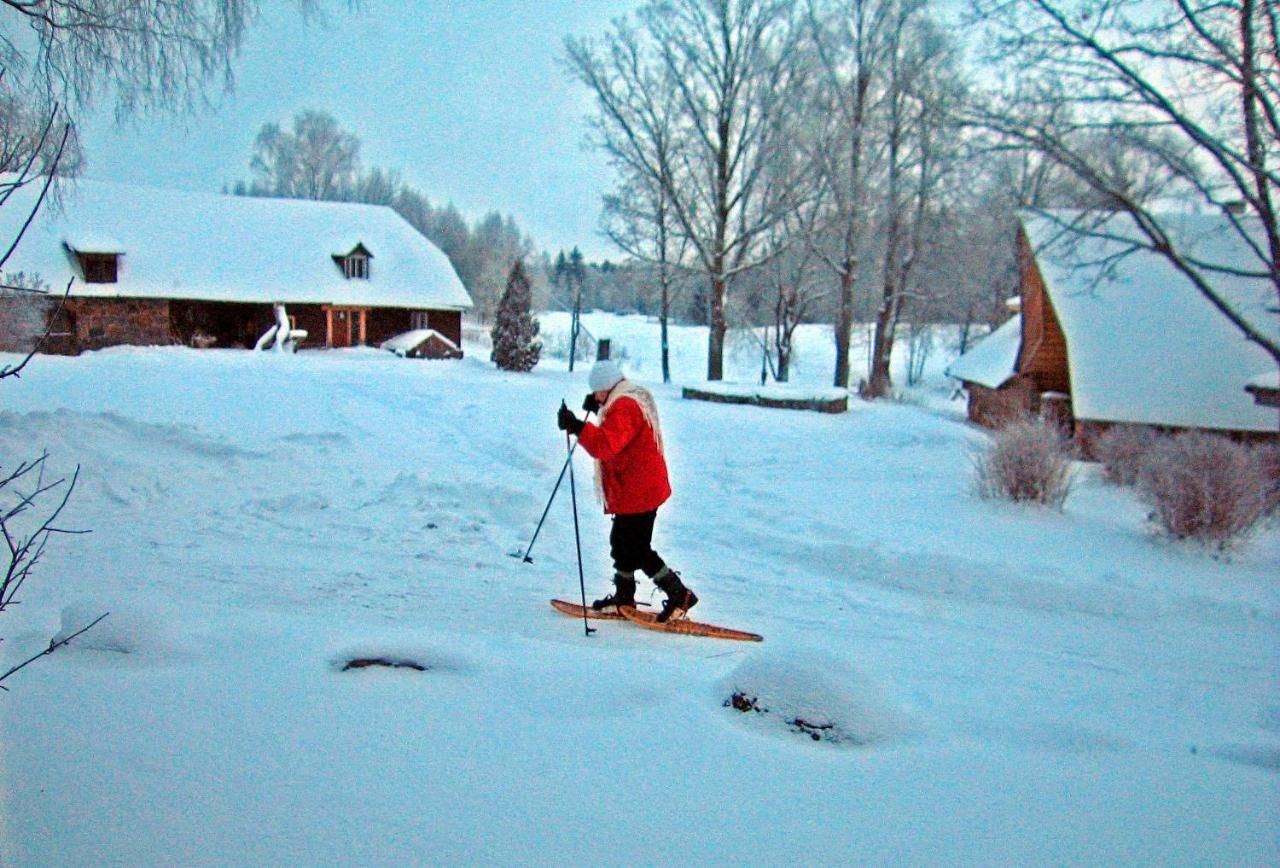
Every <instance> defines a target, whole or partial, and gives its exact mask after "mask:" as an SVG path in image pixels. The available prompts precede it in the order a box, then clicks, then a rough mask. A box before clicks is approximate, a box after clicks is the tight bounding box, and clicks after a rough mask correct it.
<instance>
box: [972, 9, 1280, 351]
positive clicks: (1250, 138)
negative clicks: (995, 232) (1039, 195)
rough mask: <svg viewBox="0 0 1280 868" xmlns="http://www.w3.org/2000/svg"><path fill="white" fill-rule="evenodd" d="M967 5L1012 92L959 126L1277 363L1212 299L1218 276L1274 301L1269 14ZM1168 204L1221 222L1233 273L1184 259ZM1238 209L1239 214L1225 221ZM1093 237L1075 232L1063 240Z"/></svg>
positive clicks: (1278, 148)
mask: <svg viewBox="0 0 1280 868" xmlns="http://www.w3.org/2000/svg"><path fill="white" fill-rule="evenodd" d="M972 2H973V8H974V11H975V12H976V13H977V15H978V16H979V19H980V20H981V21H983V22H986V23H987V24H989V25H990V26H991V28H992V32H993V38H992V40H990V45H991V48H992V52H991V53H992V55H993V57H992V62H993V63H999V64H1001V65H1002V68H1004V69H1007V70H1009V72H1010V78H1011V84H1010V85H1009V87H1008V88H1007V89H1005V90H1004V91H1001V92H998V93H997V94H995V96H994V97H993V99H992V100H991V102H990V103H989V104H988V105H987V106H985V107H984V110H982V111H981V112H977V113H975V114H974V116H973V117H972V120H973V122H974V123H975V124H976V125H979V126H981V127H983V128H985V129H988V130H992V131H994V132H996V133H998V134H999V135H1001V136H1002V137H1004V139H1005V140H1006V141H1008V142H1010V143H1012V144H1015V145H1017V146H1021V147H1025V148H1028V149H1032V150H1035V151H1037V152H1039V153H1041V154H1044V155H1045V156H1046V157H1048V158H1049V159H1051V160H1052V161H1054V162H1055V163H1056V164H1058V165H1059V166H1061V167H1063V168H1065V169H1066V170H1068V171H1070V172H1071V173H1072V174H1073V175H1074V176H1075V177H1077V178H1078V179H1080V180H1081V181H1082V182H1083V183H1084V184H1086V185H1087V186H1088V187H1089V188H1090V190H1092V191H1093V192H1094V193H1095V194H1096V195H1097V196H1098V198H1099V199H1100V200H1102V201H1103V202H1104V203H1105V206H1106V208H1107V209H1108V210H1109V211H1112V212H1119V213H1122V214H1125V215H1127V216H1128V218H1129V220H1130V221H1131V224H1132V228H1131V230H1130V231H1126V232H1125V233H1124V240H1125V241H1126V242H1127V243H1128V244H1130V245H1131V247H1132V249H1135V250H1137V249H1145V250H1148V251H1150V252H1153V253H1155V254H1157V255H1159V256H1161V257H1163V258H1165V259H1166V260H1167V261H1168V262H1169V263H1170V264H1171V265H1172V266H1173V267H1174V268H1175V269H1177V270H1178V271H1179V272H1180V273H1182V274H1183V275H1184V276H1185V277H1186V278H1187V279H1188V280H1189V281H1190V282H1191V284H1192V285H1193V286H1194V287H1195V288H1196V290H1197V291H1199V292H1200V293H1201V295H1203V296H1204V298H1206V299H1207V300H1208V301H1209V302H1210V303H1211V304H1212V305H1213V306H1214V307H1215V308H1217V309H1218V310H1219V311H1220V312H1221V313H1222V314H1223V315H1224V316H1225V317H1226V318H1227V319H1228V320H1229V321H1230V322H1231V323H1232V324H1233V325H1234V326H1235V327H1236V328H1238V329H1239V330H1240V331H1241V333H1242V334H1243V335H1244V336H1245V337H1246V338H1247V339H1248V340H1250V341H1253V342H1254V343H1256V344H1258V345H1259V346H1261V347H1262V348H1264V349H1265V350H1266V352H1268V353H1269V354H1270V355H1271V357H1272V358H1273V359H1275V360H1276V361H1277V364H1280V342H1277V341H1276V339H1275V338H1274V335H1273V334H1269V333H1268V331H1267V330H1266V329H1264V328H1260V327H1259V325H1258V324H1257V323H1256V322H1252V321H1250V319H1249V318H1247V317H1246V316H1244V315H1243V313H1242V312H1241V311H1240V310H1238V309H1237V308H1236V307H1235V305H1234V304H1233V303H1232V301H1231V299H1230V298H1229V297H1228V296H1227V294H1225V293H1224V292H1223V291H1222V280H1223V278H1224V277H1240V276H1245V277H1251V278H1256V279H1259V280H1262V281H1267V282H1269V283H1270V285H1271V286H1272V287H1273V288H1274V289H1275V292H1276V298H1277V301H1280V229H1278V228H1277V222H1276V208H1277V201H1276V200H1277V191H1278V189H1280V167H1278V166H1277V162H1276V161H1277V158H1278V155H1280V65H1278V63H1277V56H1278V55H1280V37H1278V34H1280V23H1278V16H1280V12H1277V7H1276V6H1275V5H1274V4H1273V3H1270V2H1267V0H1168V2H1164V3H1156V4H1152V3H1146V2H1142V0H1024V2H1019V3H1009V2H1006V0H972ZM1102 142H1107V143H1110V144H1111V145H1112V147H1109V148H1108V147H1099V145H1100V143H1102ZM1117 145H1118V146H1119V147H1116V146H1117ZM1117 151H1119V152H1121V153H1123V154H1124V155H1125V158H1124V159H1117V158H1116V154H1117ZM1170 199H1177V200H1179V201H1181V202H1182V203H1184V204H1198V205H1200V206H1203V207H1208V208H1209V209H1211V210H1212V211H1214V212H1217V213H1221V214H1223V215H1224V217H1225V220H1226V222H1227V224H1228V225H1229V226H1230V227H1231V230H1232V231H1233V232H1234V233H1235V234H1236V236H1237V237H1238V238H1239V240H1240V241H1241V242H1242V245H1243V247H1244V249H1245V250H1246V251H1247V254H1246V255H1247V260H1246V261H1235V262H1220V261H1212V260H1206V259H1202V258H1198V257H1197V255H1196V252H1195V251H1194V250H1193V249H1191V247H1190V246H1189V245H1188V244H1187V243H1186V242H1185V240H1184V239H1181V238H1179V237H1178V235H1177V233H1176V232H1175V231H1173V228H1172V226H1171V225H1170V224H1169V222H1168V220H1167V217H1166V215H1165V214H1164V213H1162V211H1161V210H1160V203H1163V202H1167V201H1169V200H1170ZM1237 202H1238V203H1243V204H1244V205H1245V206H1246V210H1247V211H1248V213H1247V214H1238V213H1236V211H1235V209H1234V208H1233V207H1232V206H1233V204H1234V203H1237ZM1108 225H1110V226H1112V227H1114V226H1115V223H1114V222H1111V223H1109V224H1108ZM1098 226H1099V221H1097V220H1092V219H1087V220H1083V221H1079V222H1076V223H1074V224H1073V225H1072V227H1071V228H1072V229H1073V231H1078V232H1082V233H1089V232H1093V231H1096V230H1097V227H1098ZM1104 231H1105V230H1104Z"/></svg>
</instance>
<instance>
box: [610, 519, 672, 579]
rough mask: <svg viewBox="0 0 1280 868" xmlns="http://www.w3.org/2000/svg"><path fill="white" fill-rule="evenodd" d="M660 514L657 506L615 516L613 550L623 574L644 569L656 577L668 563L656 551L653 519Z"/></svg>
mask: <svg viewBox="0 0 1280 868" xmlns="http://www.w3.org/2000/svg"><path fill="white" fill-rule="evenodd" d="M657 517H658V511H657V510H656V509H655V510H654V511H653V512H638V513H635V514H633V515H615V516H614V517H613V530H612V531H610V533H609V553H610V554H611V555H613V566H614V569H616V570H617V571H618V572H620V573H634V572H635V571H636V570H644V572H645V574H646V575H648V576H655V575H657V574H658V573H659V572H661V570H662V568H663V567H665V566H666V563H665V562H664V561H663V560H662V558H660V557H658V553H657V552H655V551H654V550H653V522H654V519H656V518H657Z"/></svg>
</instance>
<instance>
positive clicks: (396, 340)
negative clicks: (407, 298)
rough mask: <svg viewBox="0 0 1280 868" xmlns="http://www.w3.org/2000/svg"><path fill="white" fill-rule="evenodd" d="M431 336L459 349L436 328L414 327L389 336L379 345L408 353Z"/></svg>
mask: <svg viewBox="0 0 1280 868" xmlns="http://www.w3.org/2000/svg"><path fill="white" fill-rule="evenodd" d="M430 338H436V339H437V340H440V341H443V342H444V344H445V345H446V346H448V347H451V348H452V349H455V350H456V349H459V347H458V345H457V344H455V343H454V342H453V341H451V340H449V339H448V338H447V337H445V336H444V335H442V334H440V332H438V331H436V330H435V329H413V330H412V331H407V332H402V333H401V334H398V335H396V336H395V337H391V338H387V339H386V340H385V341H383V342H382V343H381V344H379V346H380V347H381V348H382V349H384V350H390V351H391V352H393V353H407V352H409V350H412V349H413V348H414V347H416V346H418V345H420V344H421V343H422V342H423V341H425V340H429V339H430Z"/></svg>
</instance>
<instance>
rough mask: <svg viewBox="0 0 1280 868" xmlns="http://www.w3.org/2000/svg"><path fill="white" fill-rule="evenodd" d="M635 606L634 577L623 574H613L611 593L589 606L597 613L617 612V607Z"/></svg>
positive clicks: (633, 574)
mask: <svg viewBox="0 0 1280 868" xmlns="http://www.w3.org/2000/svg"><path fill="white" fill-rule="evenodd" d="M635 605H636V576H635V573H632V574H631V575H625V574H623V573H615V574H614V576H613V593H612V594H610V595H609V596H607V597H605V598H604V599H601V600H596V601H595V602H594V603H592V604H591V608H593V609H595V610H596V611H597V612H617V611H618V607H619V606H631V607H632V608H635Z"/></svg>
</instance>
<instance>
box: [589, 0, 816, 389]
mask: <svg viewBox="0 0 1280 868" xmlns="http://www.w3.org/2000/svg"><path fill="white" fill-rule="evenodd" d="M794 5H795V4H794V2H793V0H653V2H650V3H649V4H648V5H646V6H644V7H643V8H642V9H641V10H640V11H639V22H640V26H639V27H638V28H637V29H636V30H634V31H631V35H630V36H627V33H626V31H625V30H624V27H625V25H623V26H619V27H617V28H616V29H615V37H617V38H616V39H615V40H614V41H613V42H612V44H611V45H610V50H611V51H612V50H613V49H615V48H618V49H620V50H621V51H623V52H624V54H623V55H622V56H621V64H622V66H621V67H619V60H618V57H619V55H616V54H615V55H613V58H614V59H612V60H610V61H609V65H610V66H611V67H612V69H611V72H610V74H609V75H607V76H605V77H603V78H597V79H593V78H591V77H590V75H587V74H584V73H588V72H589V70H590V66H589V65H587V64H583V63H581V62H578V63H577V64H576V66H575V74H577V75H578V77H579V78H581V79H582V80H584V81H585V82H586V83H587V85H588V87H590V88H591V89H592V90H593V92H594V93H595V94H596V96H597V99H598V100H601V102H602V108H601V116H600V119H601V125H602V126H604V127H610V126H612V127H614V128H615V129H614V130H613V132H615V133H616V134H617V135H618V136H619V138H618V139H616V140H615V141H620V142H621V143H622V145H623V148H624V149H626V150H629V151H630V152H632V153H633V154H639V153H641V152H645V153H650V154H651V155H652V149H651V147H650V146H652V145H654V144H655V143H656V139H655V138H654V137H653V136H652V133H654V132H656V130H649V131H648V133H649V134H650V137H649V138H647V139H646V140H644V141H629V140H628V139H629V138H631V137H632V136H631V133H630V132H628V131H627V130H626V129H625V128H623V127H624V124H623V123H622V121H621V118H620V116H619V115H620V114H622V113H619V112H615V111H614V109H613V107H612V106H611V105H607V104H603V103H607V102H609V101H611V100H614V99H615V97H617V96H621V97H624V99H622V100H619V101H618V103H617V104H618V105H620V106H621V107H622V108H623V110H624V111H623V113H625V114H627V115H629V116H631V117H636V110H637V108H638V107H639V108H642V109H645V110H650V109H651V110H652V111H654V112H656V113H657V114H656V115H655V116H654V117H655V118H656V117H658V116H661V119H662V123H663V124H669V130H670V133H669V135H670V138H669V140H668V141H669V149H668V151H667V157H666V165H665V166H663V165H660V164H657V163H654V164H649V165H645V166H643V167H642V168H641V174H640V175H639V176H636V175H633V176H631V177H630V179H629V180H631V181H633V182H634V181H635V180H636V178H637V177H640V178H643V180H644V181H645V183H644V184H641V185H638V186H635V185H633V192H634V191H635V190H636V189H638V190H640V191H641V192H645V193H648V194H649V195H651V196H652V194H653V193H654V191H657V192H658V194H659V197H660V198H659V199H658V200H656V201H657V204H659V205H660V208H655V209H652V210H653V212H654V214H655V221H656V222H655V224H654V227H655V237H656V236H657V233H659V232H664V231H665V229H663V228H662V227H665V226H666V225H667V224H666V215H668V214H669V215H670V216H671V217H672V218H673V220H672V222H673V223H674V225H675V226H676V227H677V231H678V234H679V235H680V236H682V240H684V241H686V242H687V243H688V245H689V248H690V251H691V253H690V258H691V260H692V261H693V263H694V265H695V267H696V268H697V269H698V270H699V271H700V272H701V273H702V274H703V275H704V276H705V278H706V282H707V306H708V314H709V321H710V326H711V328H710V335H709V338H708V346H707V378H708V379H710V380H720V379H723V375H724V344H725V334H726V332H727V331H728V319H727V316H726V300H727V296H728V293H729V290H730V286H731V284H732V282H733V279H734V277H735V276H737V275H740V274H742V273H743V272H744V271H746V270H749V269H751V268H753V267H756V266H758V265H759V264H761V262H763V261H764V260H765V259H766V258H767V256H768V255H769V253H770V251H768V250H767V245H766V243H765V242H766V239H767V237H768V236H769V234H770V232H771V230H772V229H773V227H774V226H775V224H777V223H778V222H779V221H780V220H781V219H782V215H783V213H784V212H785V209H786V203H787V200H788V196H789V193H790V189H789V187H788V181H787V179H785V178H781V177H779V176H778V174H777V173H776V172H770V171H769V163H770V160H771V155H772V152H773V151H774V150H775V149H776V148H778V147H779V146H780V144H781V142H782V140H783V138H784V137H783V135H782V130H783V129H784V126H783V121H784V119H785V117H784V114H783V111H782V107H783V106H785V105H786V100H787V98H788V95H789V94H790V92H791V90H792V89H793V87H794V86H795V83H796V80H797V79H798V78H799V69H800V66H799V64H798V63H797V58H798V53H797V51H796V50H795V49H796V45H795V33H796V30H795V28H794V27H793V22H792V18H791V12H792V10H793V8H794ZM628 40H629V41H630V43H631V45H630V46H628V45H627V44H626V43H627V41H628ZM626 52H630V53H631V54H632V55H633V57H628V56H626ZM650 57H652V63H650V62H649V58H650ZM572 61H573V56H572V52H571V62H572ZM631 67H634V72H629V71H628V69H630V68H631ZM618 84H620V85H621V87H620V89H619V90H617V91H615V90H614V89H613V85H618ZM602 85H604V86H602ZM663 135H666V133H663ZM637 144H639V145H641V146H642V147H637ZM654 181H656V182H657V183H658V186H657V187H654V186H652V182H654ZM668 209H669V210H668ZM633 213H635V209H633ZM659 214H661V215H662V217H661V218H658V216H657V215H659Z"/></svg>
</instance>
